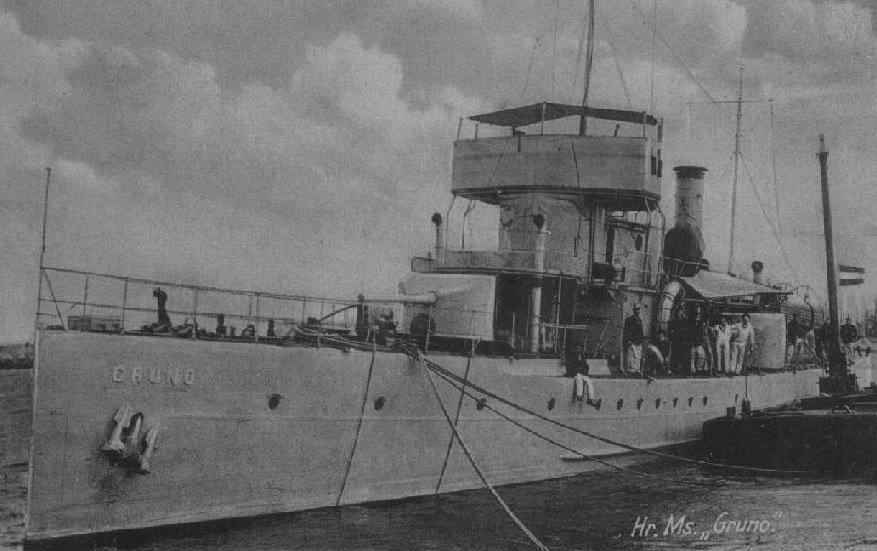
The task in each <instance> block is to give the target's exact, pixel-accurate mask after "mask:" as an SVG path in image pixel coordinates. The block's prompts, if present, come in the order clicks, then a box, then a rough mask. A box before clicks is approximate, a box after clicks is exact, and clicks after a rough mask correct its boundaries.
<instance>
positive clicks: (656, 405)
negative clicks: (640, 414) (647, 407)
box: [655, 398, 661, 409]
mask: <svg viewBox="0 0 877 551" xmlns="http://www.w3.org/2000/svg"><path fill="white" fill-rule="evenodd" d="M660 407H661V399H660V398H656V399H655V409H658V408H660Z"/></svg>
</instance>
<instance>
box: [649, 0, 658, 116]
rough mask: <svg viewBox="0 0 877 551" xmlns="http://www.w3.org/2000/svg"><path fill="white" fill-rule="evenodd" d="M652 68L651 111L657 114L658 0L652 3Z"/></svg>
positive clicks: (650, 73) (650, 75)
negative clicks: (656, 54)
mask: <svg viewBox="0 0 877 551" xmlns="http://www.w3.org/2000/svg"><path fill="white" fill-rule="evenodd" d="M652 23H653V25H652V66H651V69H650V70H649V81H650V83H649V107H650V109H649V111H650V112H651V113H654V112H655V50H657V49H658V47H657V44H656V38H657V34H658V0H653V1H652Z"/></svg>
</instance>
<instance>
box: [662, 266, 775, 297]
mask: <svg viewBox="0 0 877 551" xmlns="http://www.w3.org/2000/svg"><path fill="white" fill-rule="evenodd" d="M679 279H681V280H682V282H683V283H684V284H685V285H686V286H687V287H688V288H690V289H691V290H693V291H694V292H695V293H697V294H698V295H700V296H701V297H703V298H704V299H706V300H716V299H723V298H731V297H745V296H752V295H790V294H792V291H783V290H780V289H774V288H773V287H768V286H767V285H762V284H760V283H754V282H752V281H747V280H745V279H740V278H739V277H733V276H730V275H728V274H722V273H719V272H710V271H707V270H701V271H699V272H697V274H695V275H693V276H691V277H680V278H679Z"/></svg>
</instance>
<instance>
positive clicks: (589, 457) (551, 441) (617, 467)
mask: <svg viewBox="0 0 877 551" xmlns="http://www.w3.org/2000/svg"><path fill="white" fill-rule="evenodd" d="M436 374H437V375H438V376H439V377H441V378H442V379H444V380H445V381H446V382H447V383H448V384H449V385H451V386H453V387H454V388H456V389H458V390H460V391H461V392H462V393H463V394H465V395H466V396H468V397H469V398H472V399H473V400H475V401H477V398H476V397H475V396H474V395H473V394H472V393H470V392H468V391H467V390H466V389H465V388H464V387H463V386H462V385H459V384H457V383H455V382H454V381H452V380H450V379H449V378H447V377H446V376H445V375H442V374H441V373H436ZM484 407H485V408H487V409H488V410H490V411H492V412H493V413H495V414H496V415H498V416H499V417H501V418H503V419H504V420H506V421H508V422H509V423H511V424H513V425H515V426H516V427H518V428H520V429H522V430H524V431H526V432H528V433H530V434H532V435H533V436H535V437H537V438H540V439H542V440H544V441H546V442H548V443H549V444H553V445H554V446H557V447H558V448H560V449H562V450H564V451H568V452H570V453H572V454H575V455H577V456H579V457H582V458H583V459H587V460H588V461H593V462H595V463H599V464H600V465H604V466H606V467H609V468H611V469H615V470H618V471H622V472H625V473H629V474H632V475H634V476H639V477H642V478H649V479H652V480H657V481H660V482H672V483H685V484H695V485H698V486H715V483H713V482H699V481H692V480H688V479H672V478H666V477H663V476H658V475H653V474H649V473H644V472H640V471H636V470H633V469H629V468H627V467H622V466H621V465H617V464H615V463H612V462H610V461H606V460H604V459H600V458H599V457H595V456H593V455H588V454H586V453H584V452H581V451H579V450H576V449H574V448H570V447H569V446H566V445H565V444H561V443H560V442H558V441H556V440H554V439H552V438H550V437H548V436H545V435H544V434H541V433H539V432H538V431H536V430H533V429H531V428H530V427H528V426H526V425H524V424H523V423H521V422H519V421H516V420H514V419H512V418H511V417H509V416H508V415H506V414H504V413H502V412H501V411H499V410H498V409H496V408H495V407H493V406H491V405H490V404H484Z"/></svg>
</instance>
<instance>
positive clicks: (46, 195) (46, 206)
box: [34, 167, 52, 345]
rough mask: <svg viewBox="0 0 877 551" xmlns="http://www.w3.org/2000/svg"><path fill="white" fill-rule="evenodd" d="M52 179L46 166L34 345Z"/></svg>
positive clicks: (35, 334) (50, 172)
mask: <svg viewBox="0 0 877 551" xmlns="http://www.w3.org/2000/svg"><path fill="white" fill-rule="evenodd" d="M51 181H52V169H51V168H50V167H46V189H45V193H44V195H43V234H42V245H41V247H40V264H39V274H38V275H37V278H38V279H37V309H36V312H34V345H36V337H37V332H38V330H39V326H40V297H42V296H43V260H44V258H45V256H46V222H47V220H48V215H49V183H50V182H51Z"/></svg>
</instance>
